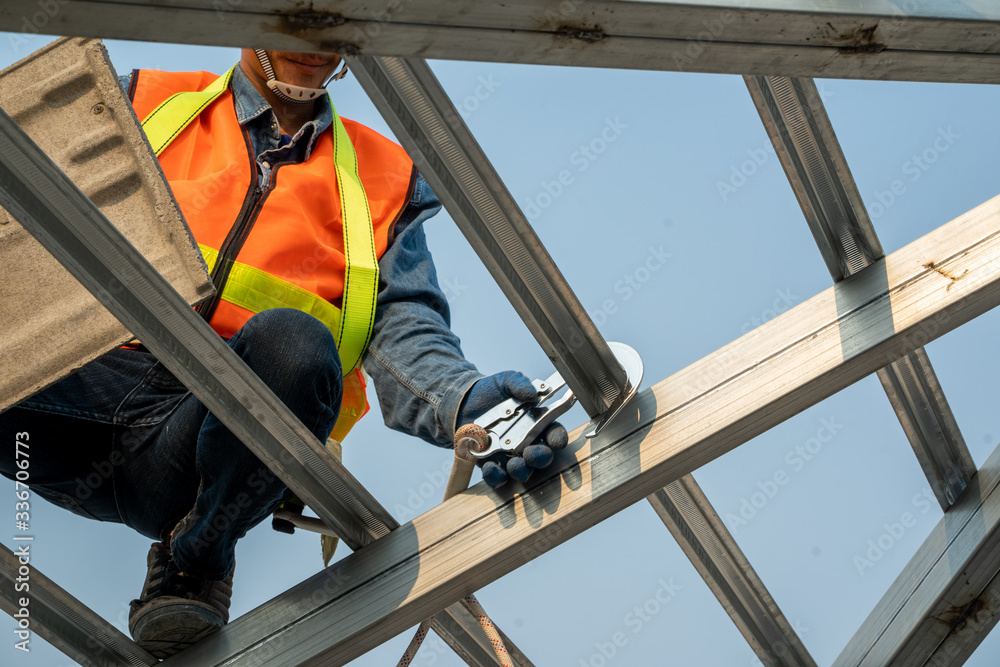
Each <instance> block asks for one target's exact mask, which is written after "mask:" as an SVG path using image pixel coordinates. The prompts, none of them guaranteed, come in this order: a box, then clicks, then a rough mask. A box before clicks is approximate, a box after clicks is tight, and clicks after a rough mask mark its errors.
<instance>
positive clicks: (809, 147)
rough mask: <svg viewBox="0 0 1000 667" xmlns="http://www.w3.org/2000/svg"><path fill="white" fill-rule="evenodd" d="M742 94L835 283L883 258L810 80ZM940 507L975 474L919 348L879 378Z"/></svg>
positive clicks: (752, 86)
mask: <svg viewBox="0 0 1000 667" xmlns="http://www.w3.org/2000/svg"><path fill="white" fill-rule="evenodd" d="M743 78H744V80H745V81H746V84H747V88H748V89H749V90H750V95H751V97H752V98H753V101H754V104H755V105H756V107H757V111H758V112H759V113H760V117H761V120H762V121H763V122H764V127H765V128H766V129H767V134H768V136H769V137H770V138H771V142H772V143H773V144H774V148H775V151H776V153H777V155H778V159H779V160H780V162H781V165H782V167H783V168H784V170H785V174H786V175H787V176H788V180H789V183H791V186H792V190H793V191H794V192H795V196H796V198H797V199H798V201H799V205H800V206H801V208H802V211H803V213H804V214H805V217H806V221H807V222H808V223H809V228H810V230H811V231H812V233H813V237H814V238H815V239H816V243H817V245H818V246H819V249H820V252H821V253H822V255H823V258H824V260H825V261H826V264H827V268H828V269H829V270H830V275H831V276H833V279H834V281H835V282H837V281H840V280H842V279H844V278H846V277H848V276H850V275H852V274H854V273H857V272H858V271H861V270H863V269H864V268H865V267H867V266H869V265H870V264H872V263H873V262H876V261H878V260H879V259H881V258H882V257H883V256H884V253H883V251H882V246H881V244H880V243H879V241H878V237H877V236H876V234H875V229H874V227H873V226H872V224H871V220H870V219H869V217H868V212H867V210H866V209H865V207H864V203H863V201H862V199H861V195H860V194H859V193H858V189H857V186H856V185H855V183H854V177H853V176H852V175H851V171H850V169H849V168H848V166H847V160H846V159H845V158H844V154H843V152H842V150H841V148H840V143H839V142H838V141H837V136H836V134H835V133H834V131H833V126H832V125H831V123H830V119H829V117H828V116H827V113H826V108H825V107H824V105H823V100H822V98H821V97H820V94H819V90H818V89H817V88H816V84H815V83H814V82H813V80H812V79H794V78H788V77H779V76H767V77H765V76H745V77H743ZM878 377H879V380H880V381H881V382H882V386H883V387H884V388H885V391H886V394H887V395H888V397H889V402H890V403H891V404H892V407H893V410H894V411H895V413H896V416H897V418H898V419H899V422H900V424H901V425H902V427H903V431H904V432H905V433H906V436H907V439H908V440H909V442H910V445H911V447H912V448H913V452H914V454H916V456H917V460H918V461H919V462H920V467H921V468H922V469H923V471H924V474H925V475H926V476H927V480H928V482H929V483H930V486H931V488H932V489H933V491H934V495H935V496H936V497H937V499H938V502H939V503H940V505H941V508H942V509H944V510H947V509H948V508H949V507H951V505H952V504H954V502H955V501H956V500H957V499H958V497H959V496H960V495H961V494H962V491H964V490H965V488H966V486H967V485H968V483H969V480H970V479H971V478H972V476H973V475H975V473H976V467H975V463H974V462H973V461H972V456H971V454H970V453H969V450H968V447H966V444H965V440H964V439H963V438H962V433H961V431H960V430H959V428H958V423H957V422H956V420H955V417H954V415H953V414H952V411H951V408H950V407H949V405H948V401H947V400H946V399H945V396H944V392H943V391H942V390H941V386H940V384H939V383H938V381H937V377H936V376H935V374H934V370H933V368H932V366H931V363H930V360H929V359H928V358H927V354H926V352H925V351H924V350H923V348H919V349H917V350H916V351H914V352H912V353H910V354H908V355H906V356H905V357H904V358H902V359H899V360H897V361H895V362H893V363H892V364H890V365H888V366H886V367H885V368H882V369H880V370H879V371H878Z"/></svg>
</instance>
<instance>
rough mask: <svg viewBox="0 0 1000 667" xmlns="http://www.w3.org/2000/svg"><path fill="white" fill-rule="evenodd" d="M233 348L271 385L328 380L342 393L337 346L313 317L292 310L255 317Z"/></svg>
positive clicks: (234, 341) (249, 321)
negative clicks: (276, 381)
mask: <svg viewBox="0 0 1000 667" xmlns="http://www.w3.org/2000/svg"><path fill="white" fill-rule="evenodd" d="M230 345H232V347H233V349H234V350H235V351H236V352H237V354H239V355H240V357H242V358H243V360H244V361H245V362H246V364H247V365H248V366H249V367H250V368H251V369H253V371H254V372H255V373H257V375H258V376H259V377H260V378H261V379H262V380H264V381H265V382H266V383H268V384H269V385H272V382H271V379H274V380H282V381H283V382H284V383H289V384H291V385H295V384H299V383H306V384H313V383H314V382H315V381H317V380H324V381H330V382H333V383H335V384H336V385H337V388H336V389H337V390H336V393H337V394H338V395H339V393H340V387H339V385H340V382H341V379H340V378H341V367H340V355H339V353H338V352H337V344H336V343H335V342H334V340H333V334H331V333H330V330H329V329H328V328H327V327H326V325H324V324H323V323H322V322H320V321H319V320H318V319H316V318H315V317H313V316H312V315H309V314H307V313H304V312H302V311H299V310H294V309H291V308H275V309H272V310H265V311H263V312H261V313H258V314H256V315H254V316H253V317H251V318H250V319H249V320H248V321H247V323H246V324H245V325H243V328H241V329H240V330H239V332H238V333H237V334H236V335H235V336H233V338H232V340H231V341H230ZM271 388H272V389H276V388H275V387H274V386H272V387H271Z"/></svg>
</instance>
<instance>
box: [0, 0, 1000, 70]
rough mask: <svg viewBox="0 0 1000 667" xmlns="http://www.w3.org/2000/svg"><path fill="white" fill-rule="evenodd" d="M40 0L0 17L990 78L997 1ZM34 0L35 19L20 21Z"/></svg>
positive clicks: (69, 28)
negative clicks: (43, 1) (46, 3)
mask: <svg viewBox="0 0 1000 667" xmlns="http://www.w3.org/2000/svg"><path fill="white" fill-rule="evenodd" d="M820 4H821V5H822V6H821V8H820V7H818V5H820ZM748 5H751V6H748ZM910 5H913V6H912V7H911V6H910ZM52 7H53V8H54V11H52V12H49V13H48V14H46V13H45V11H44V9H43V5H40V4H39V3H38V2H36V0H5V2H4V3H3V4H2V6H0V30H8V31H11V32H18V31H23V30H25V25H26V24H27V26H28V29H32V30H33V31H34V30H35V29H37V28H38V27H41V29H42V30H44V31H47V32H50V33H52V34H68V35H80V36H92V37H114V38H120V39H141V40H148V41H159V42H177V43H185V44H210V45H216V46H236V47H246V46H253V47H260V48H271V49H282V50H293V51H334V52H337V53H341V54H344V55H368V56H395V57H407V58H412V57H419V58H441V59H455V60H480V61H491V62H512V63H532V64H542V65H567V66H576V67H580V66H585V67H586V66H589V67H613V68H624V69H652V70H674V71H685V72H721V73H730V74H768V75H781V76H814V77H830V78H862V79H882V80H884V79H895V80H912V81H942V82H958V83H998V82H1000V67H998V66H997V62H998V60H1000V46H998V44H1000V9H998V8H997V7H996V5H995V4H989V3H986V2H981V1H979V0H976V1H975V2H973V0H966V2H960V1H957V0H956V1H950V2H949V1H945V0H933V1H927V0H922V1H921V2H919V3H916V2H914V3H905V2H896V3H893V2H890V1H889V0H873V1H871V2H864V3H859V2H857V0H828V1H825V2H823V3H817V2H815V1H814V0H784V1H782V0H771V1H767V0H754V1H753V2H750V0H714V1H713V2H712V3H711V4H708V3H704V2H659V1H647V2H639V1H623V0H616V1H601V0H511V1H509V2H504V3H494V2H482V1H481V0H449V1H448V2H443V1H441V0H437V1H426V0H425V1H421V2H385V3H380V4H379V5H372V3H370V2H366V1H365V0H348V1H346V2H345V1H339V0H338V1H336V2H334V1H333V0H318V1H316V2H311V3H309V4H308V5H304V4H303V3H302V2H300V1H299V0H161V1H160V2H157V3H155V4H150V3H148V2H143V1H142V0H118V1H116V2H108V1H107V0H73V1H72V2H68V3H57V4H54V5H52ZM39 12H41V13H42V20H41V21H40V23H41V26H37V25H33V24H32V20H33V17H35V16H37V15H38V14H39Z"/></svg>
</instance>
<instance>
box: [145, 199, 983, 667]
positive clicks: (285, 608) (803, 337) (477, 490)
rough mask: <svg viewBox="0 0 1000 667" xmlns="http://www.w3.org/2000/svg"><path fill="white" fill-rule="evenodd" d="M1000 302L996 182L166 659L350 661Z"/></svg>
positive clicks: (245, 662)
mask: <svg viewBox="0 0 1000 667" xmlns="http://www.w3.org/2000/svg"><path fill="white" fill-rule="evenodd" d="M929 261H933V262H934V263H935V267H937V268H940V269H942V270H943V271H944V272H945V273H946V274H947V275H951V276H956V278H955V279H949V278H946V277H945V275H943V274H942V273H940V272H938V271H937V270H935V269H931V268H928V267H927V266H926V265H927V264H928V262H929ZM958 276H961V277H958ZM998 304H1000V197H998V198H994V199H992V200H990V201H989V202H986V203H985V204H983V205H981V206H979V207H977V208H976V209H974V210H972V211H970V212H968V213H966V214H964V215H962V216H961V217H959V218H958V219H956V220H954V221H952V222H951V223H948V224H946V225H944V226H942V227H941V228H939V229H937V230H935V231H933V232H931V233H930V234H928V235H927V236H925V237H923V238H922V239H919V240H918V241H915V242H914V243H912V244H910V245H909V246H907V247H905V248H903V249H901V250H899V251H897V252H895V253H893V254H892V255H890V256H888V257H886V258H885V259H883V260H880V262H878V263H876V265H875V266H873V267H872V269H871V270H869V271H865V272H862V273H860V274H858V275H855V276H852V277H851V278H849V279H847V280H844V281H842V282H841V283H839V284H837V285H834V286H833V287H831V288H829V289H828V290H826V291H824V292H822V293H821V294H819V295H817V296H815V297H813V298H812V299H810V300H808V301H806V302H805V303H803V304H800V305H799V306H796V307H795V308H794V309H792V310H790V311H788V312H786V313H784V314H782V315H780V316H779V317H777V318H775V319H773V320H771V321H769V322H767V323H765V324H764V325H763V326H761V327H759V328H757V329H755V330H753V331H751V332H750V333H748V334H747V335H745V336H743V337H742V338H740V339H738V340H736V341H734V342H733V343H731V344H730V345H728V346H726V347H724V348H722V349H721V350H719V351H717V352H715V353H713V354H712V355H709V356H708V357H706V358H705V359H702V360H701V361H699V362H697V363H695V364H693V365H692V366H690V367H688V368H686V369H684V370H682V371H680V372H679V373H677V374H675V375H674V376H672V377H670V378H668V379H666V380H664V381H662V382H660V383H658V384H657V385H655V386H654V387H652V388H651V389H649V390H646V391H645V392H642V393H641V394H640V395H639V396H638V397H637V398H636V400H635V401H633V402H632V403H630V404H629V405H628V408H627V411H626V414H623V415H622V416H621V417H620V418H619V419H616V420H615V421H613V422H612V423H611V424H609V425H608V427H607V429H605V430H604V431H603V432H602V433H601V434H600V435H598V436H597V437H595V438H592V439H589V440H586V439H584V438H582V437H581V433H582V429H579V430H577V431H576V432H575V433H574V434H573V435H572V436H571V444H570V446H569V447H568V448H567V450H565V451H564V452H563V453H561V454H560V455H559V456H558V457H557V459H556V461H555V462H554V463H553V466H552V467H551V469H549V470H546V471H545V472H544V473H543V474H538V473H536V475H537V479H534V480H533V481H532V483H531V485H530V486H529V487H527V488H524V489H515V490H520V491H521V492H520V493H514V492H513V491H515V490H512V491H510V492H507V493H505V494H502V495H497V494H495V493H490V492H489V491H488V490H487V489H486V488H485V486H484V485H477V486H475V487H473V488H472V489H470V490H469V491H467V492H465V493H461V494H459V495H457V496H455V497H453V498H451V499H450V500H448V501H446V502H444V503H442V504H441V505H439V506H437V507H435V508H433V509H431V510H430V511H428V512H426V513H425V514H423V515H421V516H419V517H417V518H416V519H414V520H413V521H412V522H411V523H409V524H407V525H404V526H401V527H400V528H399V529H398V530H395V531H393V532H392V533H390V534H389V535H387V536H386V537H384V538H382V539H380V540H378V541H377V542H375V543H374V544H372V545H370V546H368V547H367V548H366V549H365V550H364V552H363V553H358V554H353V555H351V556H348V557H347V558H345V559H343V560H341V561H339V562H338V563H336V564H335V565H333V566H332V567H330V568H328V569H327V570H325V571H324V572H321V573H319V574H317V575H315V576H313V577H311V578H310V579H308V580H306V581H304V582H302V583H301V584H299V585H298V586H295V587H294V588H292V589H290V590H289V591H287V592H285V593H283V594H281V595H279V596H278V597H276V598H275V599H273V600H272V601H270V602H268V603H266V604H265V605H263V606H261V607H259V608H257V609H255V610H253V611H251V612H249V613H248V614H246V615H244V616H243V617H241V618H239V619H237V620H236V621H234V622H233V623H232V624H230V625H229V626H227V627H226V628H223V630H222V631H221V632H220V633H218V634H216V635H215V636H213V637H210V638H207V639H206V640H205V641H204V642H202V643H200V644H199V645H197V646H194V647H192V648H191V649H189V650H188V651H187V652H186V653H185V654H184V656H183V661H181V660H178V659H173V658H172V659H171V660H173V662H171V660H168V661H167V662H166V663H164V664H165V665H170V664H176V665H179V664H184V665H229V664H235V663H237V662H238V663H239V664H241V665H248V666H252V665H267V664H274V662H275V661H281V662H284V663H287V664H302V663H308V664H317V665H319V664H321V665H343V664H345V663H347V662H349V661H350V660H352V659H354V658H355V657H357V656H358V655H361V654H362V653H364V652H365V651H367V650H369V649H371V648H372V647H373V646H376V645H378V644H379V643H381V642H383V641H385V640H387V639H389V638H390V637H393V636H395V635H396V634H398V633H399V632H401V631H402V630H404V629H405V628H407V627H411V626H412V625H414V624H415V623H416V622H418V621H419V620H420V619H422V618H426V617H427V615H428V614H431V613H434V611H435V610H436V609H440V608H441V606H443V605H444V604H447V602H448V601H449V600H454V599H456V598H458V597H461V596H462V595H463V594H466V593H468V592H470V591H474V590H477V589H479V588H482V587H483V586H485V585H486V584H488V583H490V582H492V581H494V580H496V579H497V578H499V577H501V576H503V575H504V574H507V573H508V572H511V571H513V570H515V569H517V568H518V567H520V566H521V565H523V564H524V563H526V562H528V561H530V560H531V559H533V558H534V557H536V556H538V555H539V554H541V553H543V552H545V551H548V550H550V549H552V548H554V547H555V546H557V545H559V544H561V543H562V542H564V541H566V540H567V539H569V538H571V537H573V536H574V535H577V534H579V533H581V532H583V531H585V530H587V529H588V528H590V527H592V526H593V525H594V524H596V523H598V522H599V521H602V520H604V519H606V518H608V517H610V516H612V515H613V514H615V513H616V512H618V511H620V510H621V509H623V508H625V507H627V506H629V505H631V504H633V503H635V502H638V501H639V500H641V499H642V498H644V497H646V496H648V495H649V494H651V493H654V492H655V491H657V490H658V489H661V488H663V487H664V486H665V485H666V484H669V483H670V482H672V481H674V480H677V479H679V478H680V477H682V476H683V475H685V474H687V473H690V472H691V471H692V470H694V469H696V468H698V467H700V466H702V465H704V464H705V463H707V462H708V461H711V460H713V459H715V458H717V457H719V456H721V455H722V454H724V453H725V452H727V451H729V450H731V449H733V448H735V447H737V446H739V445H740V444H741V443H743V442H746V441H747V440H749V439H751V438H753V437H755V436H756V435H759V434H760V433H762V432H764V431H766V430H768V429H769V428H772V427H773V426H775V425H777V424H779V423H781V422H782V421H784V420H786V419H788V418H789V417H791V416H793V415H795V414H797V413H798V412H800V411H801V410H803V409H805V408H807V407H809V406H811V405H814V404H816V403H817V402H819V401H821V400H823V399H824V398H827V397H828V396H830V395H832V394H834V393H836V392H837V391H839V390H841V389H843V388H844V387H846V386H848V385H850V384H851V383H853V382H856V381H857V380H860V379H861V378H863V377H865V376H867V375H869V374H871V373H872V372H874V371H875V370H876V369H878V368H881V367H882V366H884V365H886V364H887V363H888V362H889V361H891V360H892V359H895V358H898V357H899V356H901V355H902V354H905V353H907V352H910V351H912V350H913V349H915V348H917V347H920V346H921V345H923V344H925V343H926V342H928V341H929V340H932V339H934V338H935V337H937V336H940V335H943V334H944V333H946V332H947V331H950V330H951V329H953V328H955V327H957V326H960V325H961V324H963V323H964V322H967V321H968V320H970V319H972V318H974V317H976V316H977V315H979V314H981V313H983V312H985V311H987V310H989V309H990V308H993V307H995V306H997V305H998Z"/></svg>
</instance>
